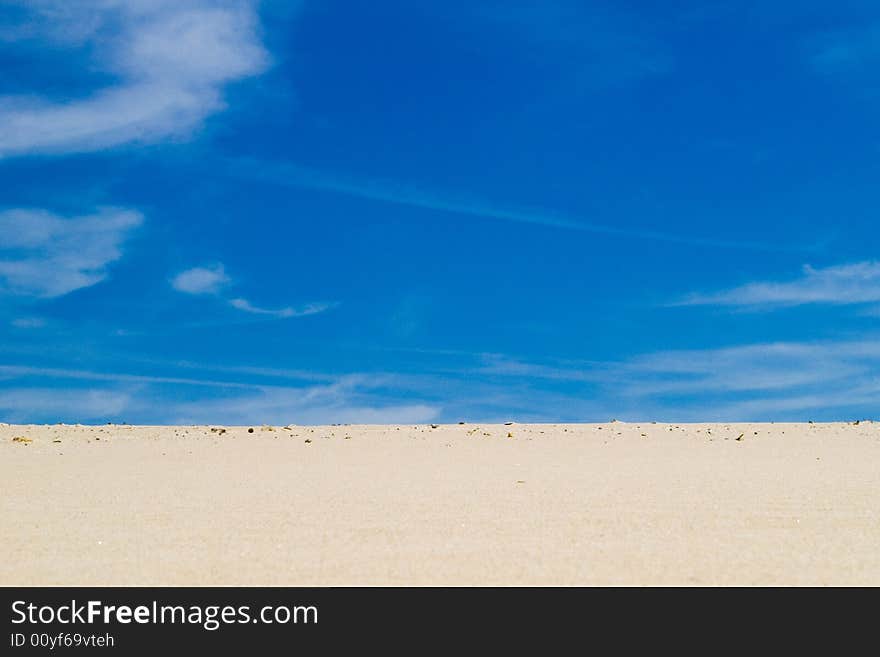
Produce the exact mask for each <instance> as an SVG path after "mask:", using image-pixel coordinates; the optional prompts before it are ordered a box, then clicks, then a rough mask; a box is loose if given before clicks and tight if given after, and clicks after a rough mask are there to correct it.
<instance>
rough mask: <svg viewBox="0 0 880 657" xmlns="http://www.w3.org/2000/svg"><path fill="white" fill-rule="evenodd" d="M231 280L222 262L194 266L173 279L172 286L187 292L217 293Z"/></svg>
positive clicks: (179, 290)
mask: <svg viewBox="0 0 880 657" xmlns="http://www.w3.org/2000/svg"><path fill="white" fill-rule="evenodd" d="M229 282H230V279H229V276H227V275H226V271H225V270H224V268H223V265H222V264H217V265H212V266H210V267H193V268H192V269H187V270H186V271H182V272H180V273H179V274H177V275H176V276H175V277H174V278H173V279H171V287H173V288H174V289H175V290H177V291H178V292H184V293H186V294H217V293H219V292H220V290H221V288H223V287H224V286H226V285H227V284H228V283H229Z"/></svg>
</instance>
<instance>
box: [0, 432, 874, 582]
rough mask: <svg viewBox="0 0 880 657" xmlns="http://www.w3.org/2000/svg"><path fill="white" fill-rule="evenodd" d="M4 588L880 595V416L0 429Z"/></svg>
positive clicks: (0, 541) (0, 536)
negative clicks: (827, 588) (843, 590)
mask: <svg viewBox="0 0 880 657" xmlns="http://www.w3.org/2000/svg"><path fill="white" fill-rule="evenodd" d="M0 481H2V482H3V483H2V489H3V495H2V502H0V526H2V528H3V531H2V533H0V549H2V550H3V552H4V554H6V555H8V557H7V559H5V560H4V561H3V562H2V563H0V584H3V585H31V584H36V585H40V584H66V585H79V584H96V585H113V584H118V585H130V584H133V585H163V584H165V585H173V584H191V585H214V584H217V585H245V584H265V585H273V584H274V585H428V584H436V585H484V584H485V585H545V584H561V585H581V584H587V585H589V584H600V585H603V584H625V585H632V584H635V585H640V584H759V585H761V584H873V585H877V584H880V550H877V549H876V547H877V546H878V545H880V497H878V495H877V491H880V424H875V423H872V422H861V423H848V424H842V423H841V424H818V423H817V424H781V423H777V424H659V423H640V424H631V423H624V422H613V423H606V424H571V425H566V424H548V425H537V424H510V425H503V424H471V423H467V424H454V425H439V426H438V425H406V426H378V425H375V426H374V425H369V426H313V427H306V426H295V425H290V426H287V427H280V426H275V427H261V426H254V427H219V426H215V427H201V426H198V427H195V426H187V427H140V426H128V425H103V426H79V425H48V426H30V425H0Z"/></svg>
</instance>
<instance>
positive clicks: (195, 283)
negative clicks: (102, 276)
mask: <svg viewBox="0 0 880 657" xmlns="http://www.w3.org/2000/svg"><path fill="white" fill-rule="evenodd" d="M232 283H233V281H232V279H231V278H230V277H229V276H228V275H227V274H226V268H225V267H224V266H223V264H222V263H215V264H212V265H205V266H200V267H193V268H191V269H187V270H184V271H182V272H180V273H178V274H176V275H175V276H173V277H172V278H171V287H173V288H174V289H175V290H177V291H178V292H183V293H184V294H193V295H211V296H216V297H218V298H220V299H222V300H223V301H224V302H225V303H226V304H228V305H229V306H231V307H233V308H235V309H236V310H240V311H242V312H245V313H249V314H251V315H263V316H265V317H274V318H276V319H287V318H291V317H306V316H308V315H317V314H318V313H322V312H324V311H327V310H330V309H331V308H334V307H335V306H337V305H338V304H337V303H329V302H327V303H324V302H313V303H308V304H305V305H303V306H301V307H297V308H294V307H292V306H285V307H283V308H262V307H260V306H256V305H254V304H253V303H251V302H250V301H248V300H247V299H245V298H242V297H233V298H226V297H224V296H223V294H222V293H223V291H224V290H225V289H226V288H227V287H229V286H230V285H231V284H232Z"/></svg>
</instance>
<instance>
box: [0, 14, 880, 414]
mask: <svg viewBox="0 0 880 657" xmlns="http://www.w3.org/2000/svg"><path fill="white" fill-rule="evenodd" d="M878 70H880V6H878V5H877V3H876V2H869V1H857V0H837V1H835V2H830V1H822V2H819V1H811V0H800V1H798V2H783V1H780V2H773V3H767V2H757V1H755V2H748V1H740V2H724V1H723V0H721V1H719V2H706V1H700V2H697V1H686V0H681V1H677V2H666V3H653V2H644V1H639V2H637V1H634V0H630V1H628V2H627V1H624V2H621V1H619V0H618V1H616V2H610V1H608V2H583V1H580V2H575V1H568V0H544V1H541V2H525V1H519V0H507V1H504V2H501V1H500V0H499V1H497V2H486V1H479V0H471V1H467V2H464V1H461V2H459V1H456V0H445V1H444V2H429V1H425V2H404V1H402V0H401V1H382V2H373V3H350V2H340V1H336V0H303V1H302V2H282V1H280V0H264V1H263V2H256V1H251V0H216V1H212V0H175V1H173V2H172V1H170V0H167V1H166V0H127V1H124V2H123V1H122V0H118V1H117V0H83V1H82V2H77V3H70V2H66V1H64V0H27V1H25V0H0V71H2V75H0V420H2V421H6V422H26V421H32V422H58V421H63V422H106V421H114V422H123V421H124V422H130V423H189V422H204V423H241V424H250V423H260V422H266V423H288V422H294V423H303V424H306V423H324V422H327V423H329V422H402V423H416V422H428V421H449V422H454V421H458V420H469V421H490V420H507V419H515V420H519V421H604V420H608V419H610V418H619V419H627V420H668V421H688V420H784V419H791V420H817V421H818V420H832V419H855V418H862V417H872V416H875V415H876V408H877V406H878V402H880V340H878V337H880V331H878V327H877V323H878V321H880V260H878V259H877V247H878V238H880V228H878V227H877V226H878V224H877V210H878V207H880V198H878V197H880V191H878V190H880V186H878V184H877V180H878V173H880V123H878V120H877V117H878V112H880V77H878Z"/></svg>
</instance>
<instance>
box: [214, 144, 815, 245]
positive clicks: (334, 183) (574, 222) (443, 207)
mask: <svg viewBox="0 0 880 657" xmlns="http://www.w3.org/2000/svg"><path fill="white" fill-rule="evenodd" d="M226 164H227V172H228V173H229V174H230V175H233V176H240V177H244V178H250V179H252V180H258V181H260V182H266V183H271V184H275V185H281V186H288V187H301V188H306V189H317V190H324V191H330V192H335V193H338V194H344V195H346V196H351V197H355V198H362V199H367V200H372V201H380V202H383V203H393V204H395V205H403V206H407V207H412V208H420V209H424V210H433V211H439V212H447V213H450V214H456V215H461V216H465V217H475V218H480V219H494V220H499V221H507V222H513V223H520V224H533V225H538V226H547V227H550V228H560V229H564V230H571V231H577V232H581V233H593V234H597V235H607V236H610V237H620V238H626V239H638V240H648V241H656V242H665V243H671V244H684V245H690V246H706V247H716V248H724V249H744V250H752V251H776V252H784V251H791V252H810V251H814V250H815V249H816V247H815V246H812V245H781V244H776V243H761V242H744V241H736V240H725V239H718V238H712V237H702V236H699V235H680V234H676V233H669V232H664V231H658V230H652V229H647V228H639V227H627V226H613V225H608V224H598V223H592V222H585V221H582V220H580V219H578V218H576V217H572V216H570V215H567V214H565V213H561V212H555V211H552V210H546V209H522V208H515V207H512V206H507V205H502V204H496V203H492V202H489V201H486V200H484V199H478V198H475V197H469V196H465V195H461V194H455V193H449V192H442V193H441V192H436V191H431V190H427V189H421V188H418V187H415V186H410V185H406V184H402V183H399V182H396V181H391V180H379V179H369V178H353V177H347V176H342V175H338V174H333V173H327V172H323V171H317V170H315V169H310V168H308V167H303V166H300V165H297V164H290V163H278V162H275V163H273V162H265V161H256V160H249V159H234V160H229V161H227V163H226Z"/></svg>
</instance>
